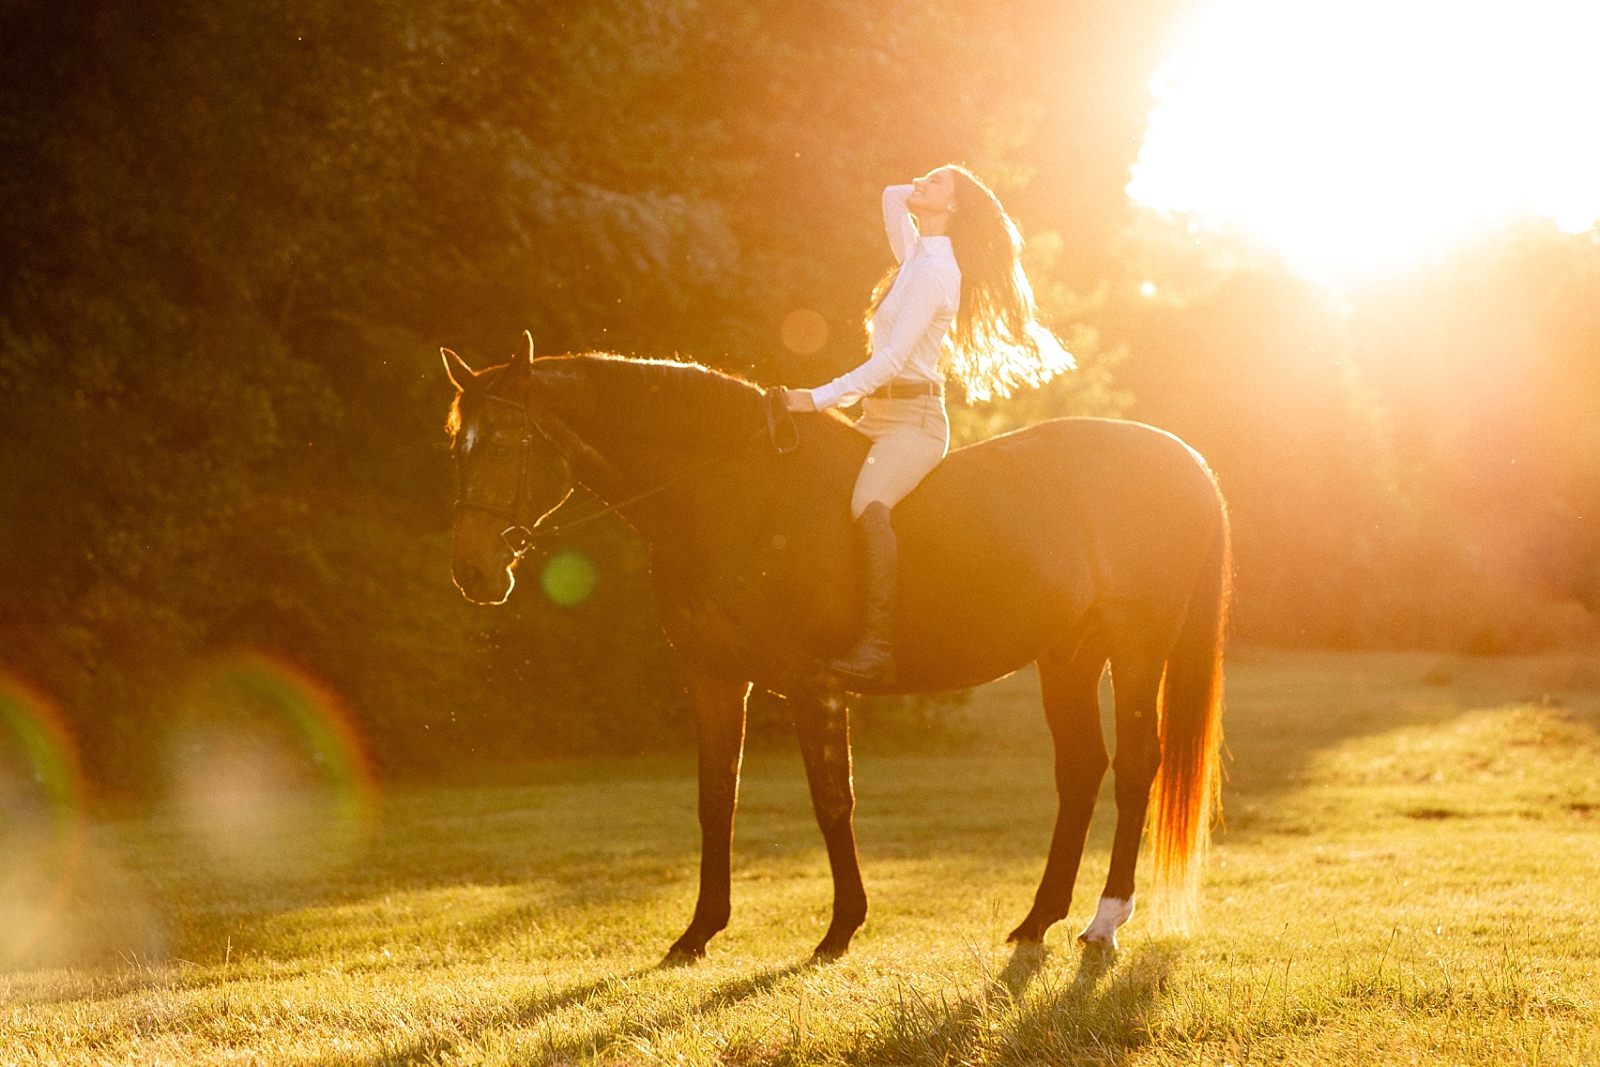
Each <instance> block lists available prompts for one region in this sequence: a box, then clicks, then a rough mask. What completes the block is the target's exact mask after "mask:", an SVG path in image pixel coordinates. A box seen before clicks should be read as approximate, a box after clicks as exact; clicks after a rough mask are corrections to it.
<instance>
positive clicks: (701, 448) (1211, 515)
mask: <svg viewBox="0 0 1600 1067" xmlns="http://www.w3.org/2000/svg"><path fill="white" fill-rule="evenodd" d="M445 363H446V367H447V368H448V370H449V372H450V377H451V379H452V380H453V381H454V382H455V384H456V387H457V389H458V395H457V397H456V403H455V405H454V407H453V408H452V411H451V422H450V425H451V429H452V431H453V432H454V445H455V455H456V461H457V465H458V473H459V476H460V482H461V499H460V501H459V502H458V512H457V517H456V524H455V547H454V555H453V559H452V573H453V575H454V577H455V581H456V584H457V585H459V586H460V588H461V591H462V592H463V593H464V594H465V595H466V596H467V597H468V598H469V599H471V600H474V601H477V602H480V603H499V602H501V601H503V600H504V599H505V598H506V596H507V595H508V594H509V593H510V591H511V587H512V583H513V582H514V577H513V574H512V569H513V568H514V567H515V565H516V563H517V561H518V559H519V558H520V556H521V553H522V552H523V551H525V550H526V548H527V546H528V544H529V542H530V541H531V539H532V537H533V536H534V533H533V531H536V530H537V528H538V526H539V524H540V522H541V521H542V520H543V519H544V518H545V517H546V516H548V515H549V514H550V512H552V511H553V510H554V509H555V508H556V507H557V505H559V504H560V503H561V501H562V500H563V499H565V498H566V496H567V494H568V493H569V492H570V491H571V489H572V486H573V483H574V482H575V481H576V482H579V483H582V484H583V485H584V486H585V487H587V488H588V489H590V490H591V491H592V492H593V493H594V494H595V495H596V496H598V497H599V498H600V499H601V500H602V501H605V502H607V503H609V504H611V505H613V506H615V507H616V508H617V510H618V511H619V512H620V513H621V514H622V515H623V516H624V517H625V518H626V519H627V520H628V521H629V522H630V523H632V525H633V526H634V527H635V528H636V529H637V530H638V531H639V533H640V534H642V535H643V536H644V537H645V539H646V540H648V541H649V542H650V544H651V548H652V564H651V569H652V579H653V583H654V589H655V596H656V599H657V603H658V606H659V609H660V616H661V619H662V623H663V625H664V627H665V629H666V631H667V636H668V638H669V639H670V640H671V642H672V644H673V646H674V647H675V648H676V649H677V650H678V652H679V653H680V654H681V655H682V658H683V667H684V674H685V677H686V680H687V684H688V689H689V694H690V697H691V699H692V701H693V704H694V709H695V717H696V730H697V736H698V744H699V767H700V786H699V813H700V828H701V833H702V852H701V860H700V895H699V900H698V903H697V904H696V906H695V910H694V918H693V919H692V921H691V922H690V923H689V928H688V929H687V930H686V931H685V932H684V934H683V936H682V937H680V938H678V940H677V942H676V943H675V944H674V945H673V946H672V948H671V950H670V953H669V957H681V958H693V957H698V956H702V955H704V953H705V946H706V943H707V942H708V941H709V940H710V939H711V938H712V937H713V936H714V935H715V934H716V933H717V932H718V931H720V930H722V929H723V928H725V927H726V926H727V924H728V915H729V888H730V884H729V883H730V851H731V846H732V834H733V817H734V807H735V804H736V801H737V794H738V788H739V766H740V762H741V758H742V753H743V748H744V718H745V697H746V696H747V694H748V693H749V692H750V688H751V686H752V684H754V685H759V686H761V687H763V688H765V689H768V690H770V691H772V692H774V693H778V694H780V695H782V696H784V697H786V698H787V701H788V704H789V707H790V709H791V713H792V715H793V717H794V723H795V729H796V732H797V734H798V736H799V741H800V751H801V754H802V757H803V759H804V763H805V769H806V777H807V780H808V781H809V784H810V787H811V798H812V803H813V806H814V808H815V811H816V817H817V822H818V824H819V825H820V827H821V829H822V836H823V840H824V841H825V842H826V844H827V851H828V860H829V863H830V865H831V867H832V871H833V883H834V897H833V918H832V922H831V924H830V925H829V927H828V931H827V934H826V935H825V936H824V937H823V939H822V942H821V944H819V945H818V946H817V950H816V951H817V953H818V954H819V955H834V954H838V953H841V952H843V951H844V950H845V949H846V948H847V947H848V945H849V943H850V938H851V937H852V935H854V933H855V931H856V930H857V929H858V928H860V926H861V924H862V922H864V921H865V918H866V913H867V898H866V893H865V892H864V890H863V889H862V884H861V874H860V869H859V867H858V864H857V860H856V846H855V833H854V828H853V826H852V812H853V810H854V806H855V796H854V792H853V788H852V784H851V772H850V738H849V728H848V722H847V717H846V711H845V701H844V694H843V691H842V688H841V683H840V682H839V680H838V679H836V678H834V677H832V676H831V675H830V674H829V673H828V672H827V669H826V667H825V666H824V665H825V664H826V663H827V661H828V659H829V658H830V657H832V656H835V655H837V654H839V653H841V652H843V651H844V650H845V649H847V648H848V647H849V646H850V644H851V643H852V641H853V640H854V638H855V635H856V631H857V629H858V627H859V626H860V622H861V595H860V593H859V591H858V590H859V587H860V577H859V571H860V568H861V561H859V560H858V559H857V555H856V551H855V548H854V538H853V535H852V529H851V521H850V510H849V504H850V492H851V487H852V485H853V484H854V480H855V476H856V472H857V471H858V470H859V469H860V467H861V464H862V462H863V460H864V458H865V456H866V452H867V447H868V442H867V439H866V438H865V437H863V436H862V435H860V434H859V433H857V432H856V431H854V430H853V429H851V428H850V426H849V424H848V423H846V422H845V421H844V419H843V418H842V417H840V416H838V415H836V414H814V415H810V414H808V415H802V416H799V417H798V419H797V420H796V421H797V424H798V428H799V434H800V438H801V440H802V442H803V443H802V444H801V445H800V447H799V448H798V449H796V450H795V451H793V452H792V453H790V454H786V455H780V454H779V453H778V451H777V450H776V449H774V447H773V445H772V443H770V442H769V440H768V439H767V432H766V422H765V418H766V414H765V413H766V408H765V404H764V399H763V394H762V392H761V390H760V389H759V388H757V387H756V386H754V385H752V384H750V383H748V382H745V381H742V380H740V379H737V378H734V377H731V376H728V375H725V374H721V373H718V372H715V371H712V370H708V369H706V368H703V367H699V366H694V365H691V364H682V363H666V362H650V361H642V360H631V359H623V358H619V357H614V356H606V355H579V356H556V357H545V358H540V359H534V358H533V353H532V349H531V343H530V348H529V351H528V353H527V354H525V355H521V356H518V357H517V358H515V359H513V360H512V361H511V362H510V363H507V364H503V365H501V366H497V367H491V368H489V369H487V370H483V371H477V372H474V371H473V370H472V369H471V368H469V367H468V366H467V365H466V364H465V363H464V362H462V361H461V359H460V358H459V357H457V356H456V355H455V353H453V352H449V351H448V350H446V353H445ZM894 523H895V527H896V529H897V531H898V533H899V538H900V553H901V555H900V593H899V606H898V611H897V629H896V633H895V655H896V660H897V677H896V680H895V683H894V685H893V686H892V687H885V688H879V689H873V688H872V687H870V686H868V687H866V688H865V689H864V690H863V691H868V692H894V693H920V692H932V691H938V690H946V689H960V688H966V687H970V686H974V685H978V684H980V683H983V682H987V681H990V680H992V679H995V678H999V677H1001V676H1003V675H1005V674H1008V673H1010V672H1012V671H1015V670H1017V669H1018V668H1020V667H1022V666H1024V665H1026V664H1028V663H1036V664H1037V665H1038V671H1039V679H1040V683H1041V686H1042V689H1043V694H1044V710H1045V716H1046V718H1047V720H1048V722H1049V726H1050V731H1051V734H1052V736H1053V738H1054V741H1055V751H1056V757H1055V776H1056V788H1057V791H1058V793H1059V795H1060V811H1059V814H1058V816H1057V821H1056V828H1055V836H1054V838H1053V840H1052V841H1051V844H1050V854H1049V859H1048V861H1047V862H1046V865H1045V870H1044V876H1043V879H1042V881H1041V882H1040V885H1039V890H1038V894H1037V896H1036V898H1035V900H1034V904H1033V908H1032V910H1030V911H1029V912H1028V915H1027V916H1026V917H1025V918H1024V919H1023V920H1022V922H1021V924H1019V925H1018V926H1017V928H1016V929H1015V930H1013V931H1012V932H1011V935H1010V940H1012V941H1020V942H1037V941H1040V940H1042V939H1043V938H1044V935H1045V931H1046V930H1047V929H1048V928H1049V927H1050V925H1051V924H1052V923H1054V922H1056V921H1057V920H1059V919H1062V918H1065V917H1066V914H1067V910H1068V905H1069V904H1070V903H1071V900H1072V888H1073V882H1074V880H1075V879H1076V877H1077V873H1078V865H1079V861H1080V860H1081V858H1082V854H1083V847H1084V840H1085V837H1086V835H1087V833H1088V828H1089V819H1090V815H1091V813H1092V811H1093V808H1094V803H1095V798H1096V796H1097V794H1098V792H1099V789H1100V782H1101V779H1102V778H1103V777H1104V775H1105V772H1106V769H1107V768H1108V766H1110V765H1111V764H1110V760H1109V759H1108V757H1107V753H1106V745H1105V740H1104V738H1103V736H1102V731H1101V727H1100V714H1099V701H1098V687H1099V680H1100V676H1101V674H1102V672H1103V671H1104V670H1105V668H1106V665H1107V664H1108V663H1109V665H1110V668H1111V674H1112V681H1113V686H1114V689H1115V694H1116V763H1115V767H1116V779H1115V782H1116V798H1117V827H1116V835H1115V839H1114V843H1113V845H1112V853H1111V870H1110V875H1109V877H1108V878H1107V880H1106V885H1105V890H1104V893H1103V895H1102V897H1101V901H1100V908H1099V912H1098V913H1097V914H1096V916H1095V918H1094V920H1093V921H1092V922H1091V923H1090V924H1089V926H1088V928H1087V929H1086V930H1085V931H1084V932H1083V934H1082V935H1081V937H1080V939H1081V940H1083V941H1085V942H1088V943H1100V944H1104V945H1108V946H1114V945H1115V943H1116V930H1117V927H1118V926H1120V925H1121V924H1122V923H1123V922H1125V921H1126V920H1127V919H1128V917H1129V915H1131V913H1132V911H1133V889H1134V866H1135V863H1136V861H1137V859H1138V853H1139V844H1140V839H1141V837H1142V835H1143V833H1144V830H1145V824H1146V821H1147V814H1148V821H1149V823H1150V827H1149V829H1150V838H1151V852H1152V859H1153V863H1154V868H1155V870H1154V886H1155V888H1156V890H1157V892H1156V894H1155V896H1156V900H1157V904H1158V907H1163V908H1164V911H1163V917H1164V918H1166V919H1167V921H1168V923H1169V925H1177V926H1180V927H1181V926H1182V925H1184V924H1185V923H1186V921H1187V918H1188V914H1189V911H1190V910H1191V909H1192V907H1193V904H1194V901H1195V898H1196V893H1197V889H1198V880H1199V875H1200V870H1201V866H1202V863H1203V859H1204V854H1205V849H1206V845H1207V842H1208V841H1209V837H1210V830H1211V820H1212V813H1213V805H1214V799H1215V795H1216V789H1217V780H1218V749H1219V747H1220V745H1221V739H1222V728H1221V706H1222V705H1221V699H1222V673H1221V661H1222V644H1223V627H1224V622H1225V620H1226V615H1227V609H1228V596H1229V588H1230V568H1231V563H1230V555H1229V535H1228V521H1227V513H1226V511H1225V509H1224V506H1223V502H1222V498H1221V495H1220V494H1219V493H1218V490H1217V485H1216V481H1215V479H1214V478H1213V477H1212V475H1211V473H1210V471H1209V470H1207V468H1206V466H1205V463H1204V462H1203V461H1202V460H1201V459H1200V457H1199V456H1198V455H1197V454H1195V453H1194V452H1193V451H1192V450H1190V449H1189V448H1188V446H1186V445H1184V444H1183V443H1182V442H1181V441H1179V440H1178V439H1177V438H1175V437H1172V436H1171V435H1169V434H1166V433H1162V432H1160V431H1158V430H1154V429H1151V428H1150V427H1148V426H1142V425H1139V424H1138V423H1131V422H1118V421H1112V420H1104V419H1059V420H1056V421H1052V422H1047V423H1043V424H1041V425H1038V426H1033V427H1030V428H1028V429H1026V430H1021V431H1018V432H1016V433H1011V434H1007V435H1005V436H1003V437H998V438H995V439H993V440H989V441H985V442H983V443H982V444H977V445H973V446H971V447H969V448H962V449H959V450H957V451H955V452H952V453H951V454H950V456H949V457H948V458H947V459H946V460H945V461H944V462H943V463H942V464H940V465H939V467H938V468H936V469H935V470H934V471H933V473H932V474H930V475H929V476H928V477H927V479H926V480H925V481H924V482H923V483H922V484H921V485H920V486H918V487H917V489H916V490H915V491H914V492H913V493H912V494H911V495H910V496H908V497H907V498H906V499H905V500H904V501H903V502H902V503H901V504H900V505H899V506H898V507H897V508H896V509H895V512H894Z"/></svg>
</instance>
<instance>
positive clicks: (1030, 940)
mask: <svg viewBox="0 0 1600 1067" xmlns="http://www.w3.org/2000/svg"><path fill="white" fill-rule="evenodd" d="M1049 928H1050V924H1049V923H1041V922H1039V921H1038V920H1037V919H1034V918H1033V917H1032V916H1029V917H1028V918H1026V919H1023V920H1022V921H1021V922H1020V923H1018V924H1017V928H1016V929H1015V930H1013V931H1011V932H1010V933H1009V934H1007V935H1006V944H1008V945H1042V944H1044V932H1045V931H1046V930H1048V929H1049Z"/></svg>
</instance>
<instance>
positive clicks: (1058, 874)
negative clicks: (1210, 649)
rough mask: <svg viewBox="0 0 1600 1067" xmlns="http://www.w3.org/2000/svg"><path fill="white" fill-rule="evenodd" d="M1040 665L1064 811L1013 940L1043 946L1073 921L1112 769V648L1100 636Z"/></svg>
mask: <svg viewBox="0 0 1600 1067" xmlns="http://www.w3.org/2000/svg"><path fill="white" fill-rule="evenodd" d="M1038 666H1039V686H1040V689H1041V690H1042V691H1043V694H1044V714H1045V719H1046V721H1048V722H1049V724H1050V736H1051V738H1052V739H1053V740H1054V742H1055V749H1056V795H1057V796H1058V797H1060V800H1061V808H1060V811H1059V812H1058V813H1057V815H1056V832H1055V836H1054V837H1053V838H1051V840H1050V858H1049V860H1047V861H1046V863H1045V867H1044V877H1043V878H1042V879H1041V880H1040V882H1039V892H1038V893H1037V894H1036V895H1035V896H1034V899H1033V908H1032V910H1031V911H1029V912H1028V917H1027V918H1025V919H1023V920H1022V922H1021V924H1020V925H1018V926H1017V928H1016V929H1015V930H1013V931H1011V935H1010V936H1009V937H1007V938H1006V940H1007V941H1023V942H1036V941H1043V940H1044V934H1045V931H1046V930H1048V929H1049V928H1050V925H1051V924H1052V923H1054V922H1056V921H1058V920H1060V919H1064V918H1066V917H1067V910H1068V909H1069V908H1070V907H1071V905H1072V884H1073V882H1075V881H1076V880H1077V877H1078V864H1079V863H1080V862H1082V860H1083V843H1084V839H1085V838H1086V837H1087V836H1088V834H1089V819H1090V816H1092V815H1093V814H1094V801H1095V797H1096V796H1097V795H1098V794H1099V792H1100V782H1101V779H1103V778H1104V777H1105V773H1106V767H1107V766H1108V765H1109V761H1108V760H1107V758H1106V742H1105V737H1104V734H1103V732H1102V731H1101V729H1100V698H1099V692H1100V675H1101V672H1103V671H1104V670H1105V666H1106V649H1105V645H1104V643H1103V642H1102V641H1101V639H1100V638H1099V636H1098V635H1091V636H1090V637H1089V638H1088V639H1087V640H1086V641H1084V642H1083V643H1082V646H1081V647H1079V648H1078V649H1076V651H1074V650H1073V649H1072V647H1071V646H1070V645H1069V646H1067V647H1066V648H1065V649H1064V650H1060V651H1057V652H1053V653H1050V654H1047V655H1045V656H1041V657H1040V658H1039V663H1038Z"/></svg>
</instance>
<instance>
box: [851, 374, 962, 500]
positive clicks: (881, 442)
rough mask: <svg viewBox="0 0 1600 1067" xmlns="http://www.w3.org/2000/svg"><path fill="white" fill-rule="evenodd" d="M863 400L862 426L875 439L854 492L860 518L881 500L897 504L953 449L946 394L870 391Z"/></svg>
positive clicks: (864, 431) (860, 422)
mask: <svg viewBox="0 0 1600 1067" xmlns="http://www.w3.org/2000/svg"><path fill="white" fill-rule="evenodd" d="M861 403H862V414H861V418H860V419H858V420H857V421H856V429H858V430H860V431H861V432H862V433H864V434H866V435H867V436H868V437H870V438H871V439H872V450H871V451H870V452H868V453H867V462H866V463H864V464H863V465H862V467H861V473H860V474H859V475H857V476H856V491H855V494H854V495H853V496H852V497H851V498H850V514H851V516H852V517H853V518H857V519H859V518H860V517H861V513H862V512H863V511H865V510H867V505H868V504H870V503H872V502H873V501H875V500H876V501H881V502H882V503H883V504H884V506H886V507H888V508H891V509H892V508H893V507H894V506H895V505H896V504H898V503H900V501H901V500H903V499H905V496H906V494H908V493H910V492H911V490H913V489H915V488H916V487H917V483H918V482H920V481H922V479H923V478H925V477H927V474H928V472H929V471H931V470H933V468H935V467H937V466H938V465H939V461H940V460H941V459H943V458H944V454H945V453H946V452H947V451H949V450H950V422H949V420H948V419H947V418H946V417H945V413H944V398H943V397H937V396H914V397H905V398H903V399H896V400H878V399H875V398H873V397H870V396H869V397H867V398H866V399H865V400H863V401H862V402H861Z"/></svg>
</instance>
